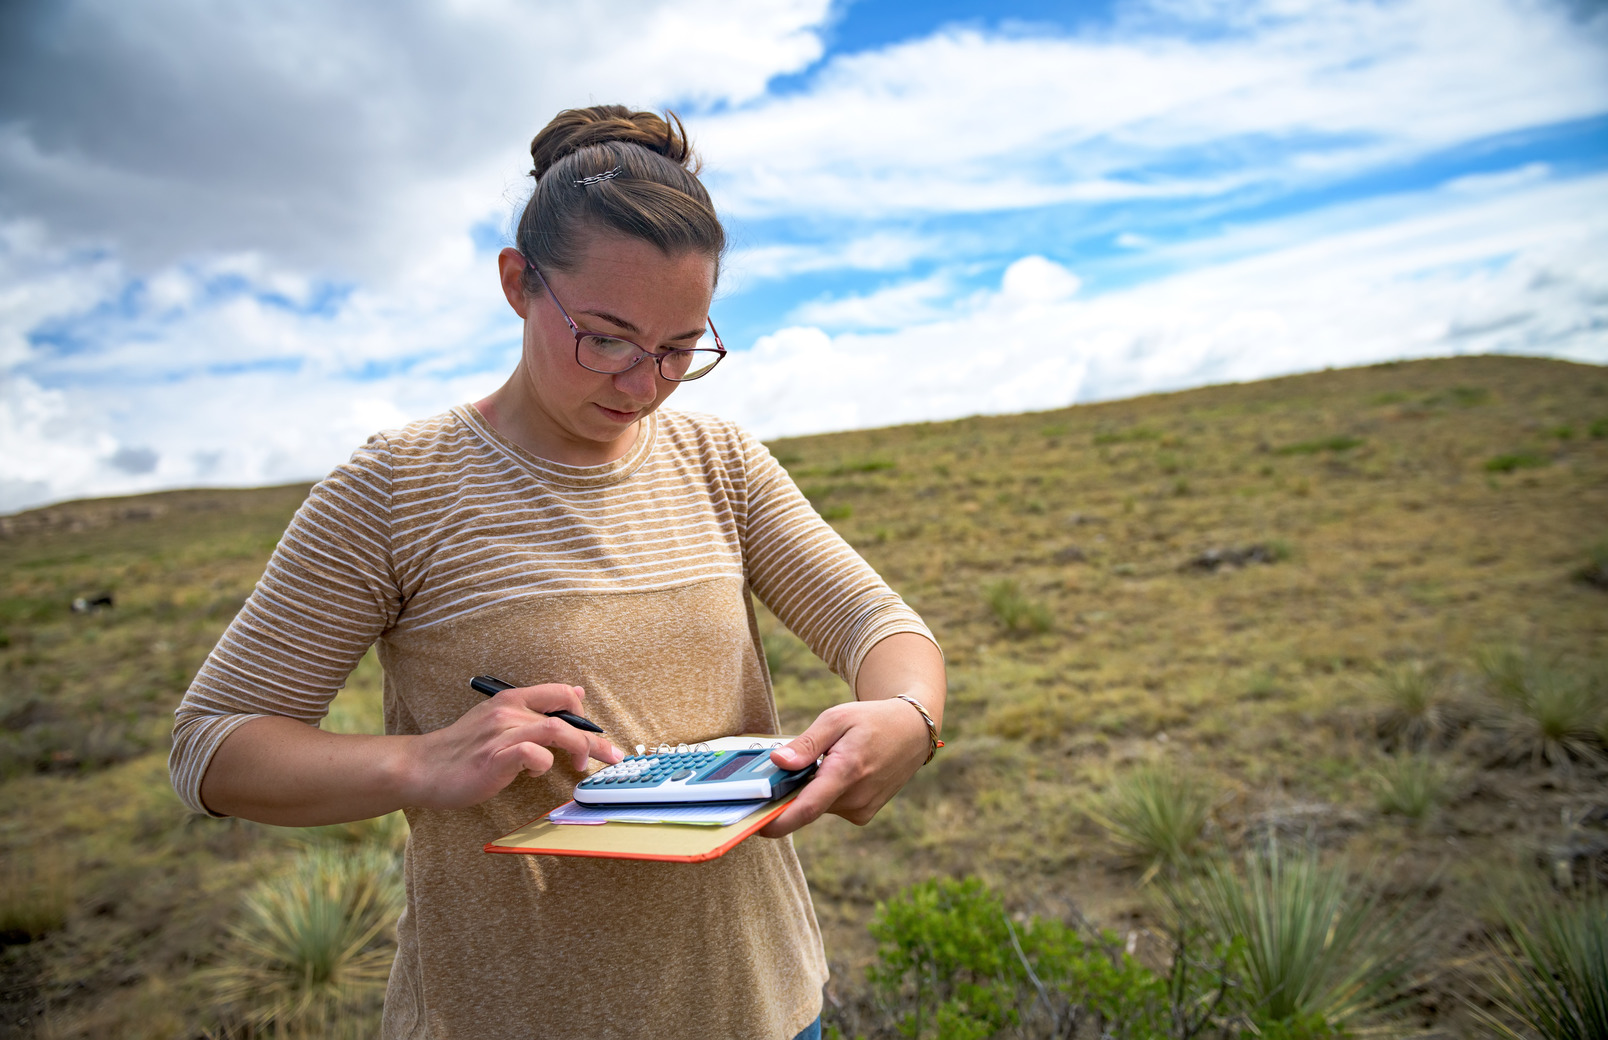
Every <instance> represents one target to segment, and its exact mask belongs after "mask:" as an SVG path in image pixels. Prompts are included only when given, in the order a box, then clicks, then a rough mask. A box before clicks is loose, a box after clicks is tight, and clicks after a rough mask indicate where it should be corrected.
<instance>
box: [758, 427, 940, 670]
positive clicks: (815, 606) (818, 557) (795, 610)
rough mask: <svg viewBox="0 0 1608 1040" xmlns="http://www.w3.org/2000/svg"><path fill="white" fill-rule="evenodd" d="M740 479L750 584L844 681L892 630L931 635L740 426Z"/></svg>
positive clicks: (767, 604) (927, 636)
mask: <svg viewBox="0 0 1608 1040" xmlns="http://www.w3.org/2000/svg"><path fill="white" fill-rule="evenodd" d="M741 443H742V450H743V461H744V469H745V471H746V484H747V510H746V513H747V515H746V518H745V520H746V522H745V524H744V528H743V535H742V537H743V563H744V567H745V568H746V570H747V574H748V583H749V586H750V587H751V588H752V589H753V590H754V594H755V595H757V596H758V597H759V599H760V601H761V602H762V603H764V604H765V605H766V606H767V607H769V608H770V609H771V611H772V613H774V614H775V615H776V616H777V618H779V619H780V620H781V622H782V624H784V625H786V626H787V627H788V628H789V629H790V630H791V631H792V632H793V633H794V634H795V635H797V636H798V637H799V638H800V639H802V640H803V641H804V643H805V645H807V646H808V647H809V648H810V650H811V651H812V652H813V653H814V654H815V655H816V656H817V657H819V658H820V659H821V660H822V661H825V662H826V665H827V667H829V668H831V669H832V671H833V673H835V674H836V675H837V676H838V677H839V678H841V679H842V680H843V681H844V682H847V683H848V684H849V688H850V689H853V688H854V680H855V677H856V676H857V675H858V674H859V671H860V664H861V663H862V662H863V661H864V660H865V655H866V654H867V653H868V652H870V650H871V648H872V647H873V646H875V645H876V644H877V643H879V642H881V641H882V640H884V639H886V638H887V637H888V636H891V635H894V634H896V633H899V632H914V633H916V634H917V635H920V636H924V637H926V638H927V639H930V640H932V642H933V645H934V646H936V645H937V643H938V641H937V640H936V639H933V635H932V632H931V631H929V630H928V628H927V626H926V624H924V623H923V622H922V620H921V617H920V615H918V614H917V613H916V612H915V611H914V610H911V609H910V607H909V606H908V605H907V604H906V603H905V602H904V600H903V599H901V598H899V595H898V594H897V593H895V592H894V591H893V590H892V589H891V588H889V587H888V584H887V582H885V581H883V580H882V578H881V577H880V576H878V574H877V572H876V571H874V570H872V568H871V565H870V564H868V563H866V562H865V560H864V559H863V558H862V557H861V556H860V554H859V553H857V552H855V551H854V548H853V547H852V546H851V545H849V543H848V542H846V541H844V540H843V537H842V536H841V535H839V534H838V533H837V532H836V531H835V530H833V529H832V526H831V525H830V524H828V523H827V522H826V521H825V520H823V519H821V516H820V514H819V513H817V512H816V511H815V509H814V507H813V506H811V505H810V503H809V500H808V499H806V498H805V497H804V494H803V492H801V491H799V489H798V485H797V484H795V483H793V478H792V477H791V476H789V475H788V473H787V471H786V470H785V469H783V468H782V465H781V463H779V462H777V461H776V459H775V457H773V456H772V455H771V453H770V451H769V450H768V449H767V448H766V447H765V446H764V445H763V444H761V443H760V442H759V441H758V440H757V439H756V438H754V437H752V436H751V435H749V434H747V433H743V434H741Z"/></svg>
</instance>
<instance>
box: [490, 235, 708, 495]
mask: <svg viewBox="0 0 1608 1040" xmlns="http://www.w3.org/2000/svg"><path fill="white" fill-rule="evenodd" d="M498 261H499V264H500V267H501V273H502V282H503V292H504V294H505V295H506V296H507V297H508V302H509V303H510V304H511V305H512V306H513V308H514V310H515V311H516V312H518V313H519V315H520V317H522V318H524V319H525V341H524V353H523V357H522V359H521V362H520V372H518V373H516V379H518V380H519V382H520V388H519V389H520V392H519V394H518V398H519V408H518V412H519V414H517V415H513V416H508V417H507V418H508V419H511V420H512V421H513V422H515V423H517V424H518V425H519V427H520V432H521V433H522V434H524V435H526V437H527V438H528V439H529V440H530V441H531V442H532V443H533V444H534V445H535V446H536V447H537V448H538V452H539V454H541V455H542V456H543V457H546V458H551V459H554V460H555V461H565V462H570V463H572V464H576V465H595V464H599V463H603V462H608V461H612V460H613V459H617V458H619V457H620V456H622V455H624V454H625V453H626V452H627V451H629V450H630V448H631V445H632V444H633V443H634V441H635V437H636V428H637V427H636V424H637V422H638V420H640V419H642V418H644V417H646V416H647V415H648V414H650V413H651V412H652V411H653V410H654V409H656V408H658V407H659V405H660V404H661V403H662V402H663V401H664V399H665V398H667V397H669V396H670V392H671V391H672V390H674V389H675V387H676V384H675V383H673V382H671V381H670V380H667V379H664V378H662V377H660V375H659V372H658V367H657V366H656V365H654V364H653V362H652V361H651V360H649V359H643V360H642V361H640V362H638V363H637V364H636V365H635V366H633V367H632V368H630V369H629V370H627V371H625V372H620V373H617V374H615V375H605V374H602V373H598V372H592V371H589V370H587V369H585V368H582V367H581V366H580V365H579V364H578V363H577V362H576V360H575V334H574V333H573V332H571V331H570V327H569V325H568V324H567V323H566V322H565V321H564V315H563V313H561V312H560V311H559V309H558V307H557V306H556V305H555V304H554V302H553V296H556V297H557V298H558V300H559V302H560V303H562V304H563V306H564V310H566V311H568V312H569V316H570V318H571V319H572V320H573V321H574V322H575V324H576V325H577V326H579V328H580V329H581V331H582V332H595V333H600V334H603V335H609V336H618V337H620V338H622V339H628V340H630V341H632V342H633V343H636V344H637V345H638V346H640V347H642V348H643V349H645V350H649V351H653V352H655V353H657V352H661V351H663V350H666V349H668V348H670V347H693V346H697V345H699V340H700V337H707V336H708V321H709V301H710V298H711V297H712V296H713V294H714V287H715V263H714V261H713V260H712V259H711V258H709V257H706V256H700V255H698V254H695V253H685V254H681V255H678V256H666V255H665V254H664V253H662V252H660V251H659V249H658V247H657V246H654V245H652V244H651V243H648V242H644V241H642V240H641V239H636V238H628V237H625V236H623V235H615V234H608V233H597V234H593V235H591V236H590V237H589V238H588V239H587V241H586V243H585V249H584V250H583V251H582V258H581V262H580V263H579V264H577V265H576V267H575V268H574V269H573V270H571V271H546V270H544V271H542V274H543V276H545V277H546V279H547V284H548V286H550V287H551V288H552V290H553V296H549V295H548V294H547V293H546V292H544V291H538V292H536V293H530V294H527V293H526V292H525V290H524V286H523V282H522V276H523V273H524V270H525V261H524V257H523V256H522V255H521V254H520V253H519V252H518V251H517V250H513V249H505V250H503V252H502V255H501V256H500V257H499V258H498ZM704 345H705V346H708V345H710V344H704Z"/></svg>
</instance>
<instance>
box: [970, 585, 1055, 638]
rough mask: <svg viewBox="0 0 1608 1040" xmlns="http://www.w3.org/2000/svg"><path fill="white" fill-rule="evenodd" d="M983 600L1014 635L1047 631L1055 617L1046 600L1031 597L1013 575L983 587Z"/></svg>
mask: <svg viewBox="0 0 1608 1040" xmlns="http://www.w3.org/2000/svg"><path fill="white" fill-rule="evenodd" d="M983 600H984V602H986V603H987V604H988V609H989V611H990V612H991V613H992V614H993V615H994V617H995V619H997V620H998V621H999V623H1000V625H1001V626H1003V627H1004V629H1005V631H1006V632H1008V633H1010V634H1011V635H1017V636H1020V635H1029V634H1033V633H1042V632H1048V631H1049V630H1050V628H1051V626H1053V625H1054V624H1055V617H1054V615H1053V614H1051V613H1050V609H1049V608H1048V607H1047V606H1045V605H1044V604H1043V603H1040V602H1038V601H1037V600H1034V599H1032V598H1031V597H1029V596H1028V595H1027V594H1026V593H1025V592H1023V591H1022V589H1021V586H1020V585H1019V584H1018V583H1017V582H1016V581H1014V580H1013V579H1010V578H1002V579H1000V580H999V581H996V582H991V583H989V584H988V585H987V586H985V587H984V589H983Z"/></svg>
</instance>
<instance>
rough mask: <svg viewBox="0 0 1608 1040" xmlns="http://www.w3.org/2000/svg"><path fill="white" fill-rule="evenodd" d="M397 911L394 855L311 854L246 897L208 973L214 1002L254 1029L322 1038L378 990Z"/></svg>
mask: <svg viewBox="0 0 1608 1040" xmlns="http://www.w3.org/2000/svg"><path fill="white" fill-rule="evenodd" d="M402 903H403V893H402V884H401V879H400V877H399V871H398V869H397V862H396V858H395V856H394V855H392V854H391V853H390V852H387V851H385V850H383V849H378V848H374V847H359V848H356V849H339V848H328V847H314V848H311V849H308V850H307V851H306V852H305V853H303V854H302V855H301V856H300V857H299V858H298V859H297V861H296V863H295V864H294V866H293V867H292V868H291V869H290V870H289V871H288V872H287V873H286V874H284V875H282V876H280V877H276V878H272V879H269V880H267V881H264V882H262V883H261V884H259V885H258V886H257V887H256V888H255V889H253V890H252V891H251V892H250V893H248V894H247V896H246V899H245V905H244V907H243V913H242V919H241V920H240V922H239V923H238V924H236V925H235V927H234V928H233V929H232V930H231V931H230V933H229V938H228V940H227V941H226V943H225V946H224V950H223V953H222V957H221V958H220V961H219V963H218V964H217V965H216V966H215V967H213V968H212V969H210V970H209V971H208V972H207V973H206V980H207V981H208V982H209V983H210V985H211V988H212V992H213V996H214V997H215V998H216V1000H217V1002H218V1003H219V1004H220V1005H224V1006H228V1007H231V1008H233V1009H235V1010H236V1012H237V1013H238V1014H239V1016H240V1017H241V1018H242V1019H243V1020H244V1022H245V1023H246V1024H247V1025H249V1026H251V1027H253V1028H269V1027H271V1028H272V1029H273V1030H274V1032H275V1033H276V1034H277V1035H289V1036H322V1035H324V1034H325V1033H326V1032H327V1031H328V1030H329V1029H330V1028H331V1027H332V1026H333V1025H334V1024H335V1023H338V1022H340V1021H343V1020H346V1021H349V1020H351V1019H352V1018H353V1017H354V1015H355V1014H360V1013H361V1012H362V1011H363V1010H364V1006H365V1004H367V1003H371V1002H372V1001H373V999H374V998H375V997H376V996H377V995H378V994H379V993H380V992H381V991H383V989H384V987H385V981H386V976H387V975H388V974H389V972H390V966H391V960H392V957H393V955H394V953H395V950H394V947H393V946H392V944H391V941H390V934H389V933H390V930H391V929H392V927H393V926H394V925H395V923H396V919H397V916H398V915H399V914H400V913H401V911H402Z"/></svg>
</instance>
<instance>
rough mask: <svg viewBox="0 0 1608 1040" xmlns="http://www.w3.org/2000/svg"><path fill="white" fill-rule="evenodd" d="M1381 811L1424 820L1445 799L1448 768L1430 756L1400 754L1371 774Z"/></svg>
mask: <svg viewBox="0 0 1608 1040" xmlns="http://www.w3.org/2000/svg"><path fill="white" fill-rule="evenodd" d="M1368 779H1369V782H1370V784H1371V786H1372V787H1373V789H1374V795H1375V797H1376V798H1377V799H1378V803H1379V811H1380V812H1385V813H1395V814H1397V815H1400V816H1406V817H1408V818H1409V819H1413V820H1421V819H1423V818H1424V817H1426V816H1428V815H1429V813H1430V812H1431V811H1432V810H1433V809H1434V808H1435V807H1436V806H1438V805H1439V804H1440V803H1441V801H1442V800H1443V799H1444V798H1445V797H1446V788H1447V786H1448V784H1449V782H1450V776H1449V773H1448V770H1447V767H1446V765H1445V764H1444V763H1442V762H1441V761H1440V760H1439V759H1436V758H1433V757H1431V756H1430V755H1429V754H1428V753H1427V752H1424V751H1419V752H1416V753H1414V754H1398V755H1394V756H1392V757H1391V758H1388V759H1386V760H1385V761H1384V763H1383V764H1381V765H1380V766H1379V767H1378V768H1377V769H1375V770H1373V772H1371V773H1370V774H1369V777H1368Z"/></svg>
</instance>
